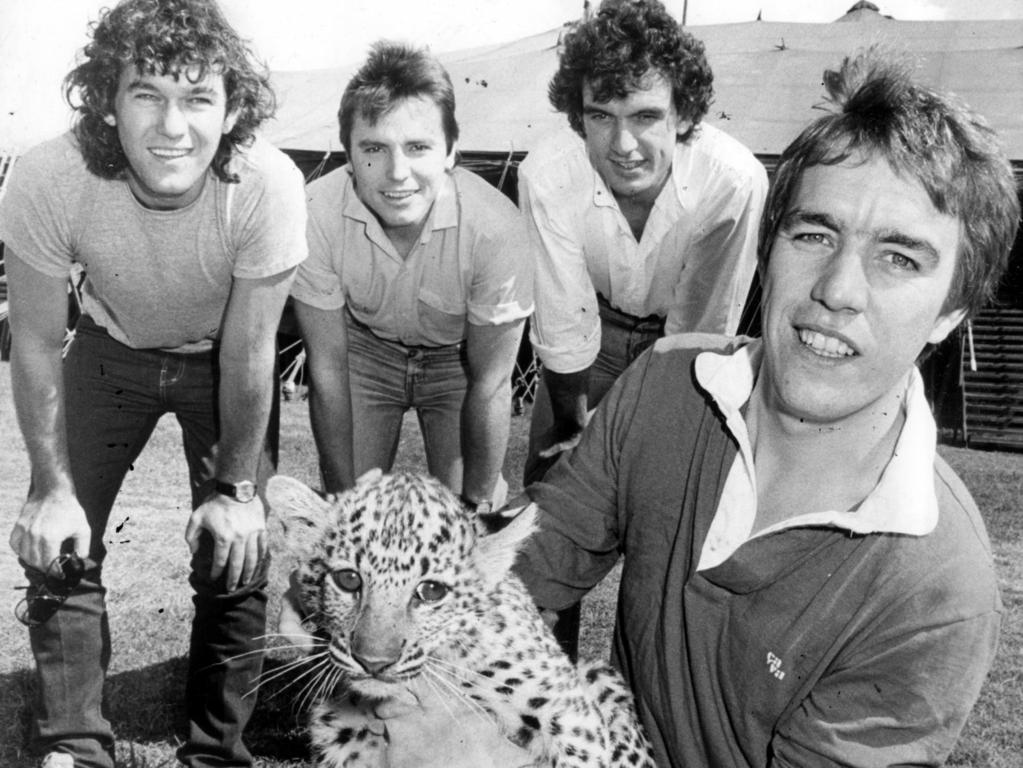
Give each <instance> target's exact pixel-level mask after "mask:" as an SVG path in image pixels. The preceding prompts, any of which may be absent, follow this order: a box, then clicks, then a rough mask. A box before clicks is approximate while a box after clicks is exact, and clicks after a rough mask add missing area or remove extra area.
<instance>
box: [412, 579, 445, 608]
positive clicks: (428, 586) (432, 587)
mask: <svg viewBox="0 0 1023 768" xmlns="http://www.w3.org/2000/svg"><path fill="white" fill-rule="evenodd" d="M447 593H448V588H447V585H445V584H441V583H440V582H439V581H421V582H419V585H418V586H417V587H416V597H418V598H419V599H420V600H422V601H423V602H424V603H436V602H437V601H438V600H442V599H443V598H444V596H445V595H446V594H447Z"/></svg>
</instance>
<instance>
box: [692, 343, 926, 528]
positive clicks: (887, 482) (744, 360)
mask: <svg viewBox="0 0 1023 768" xmlns="http://www.w3.org/2000/svg"><path fill="white" fill-rule="evenodd" d="M761 357H762V342H761V340H760V339H756V340H754V341H752V342H750V343H749V344H747V345H745V346H742V347H740V348H739V349H738V350H736V351H735V352H733V353H732V354H721V353H718V352H702V353H700V354H699V355H698V356H697V358H696V363H695V374H696V380H697V382H698V383H699V385H700V386H701V387H702V388H703V389H704V390H705V391H706V392H707V393H708V394H709V395H710V396H711V398H713V400H714V402H715V404H716V405H717V407H718V409H719V410H720V411H721V413H722V415H723V416H724V417H725V424H726V426H727V427H728V429H729V431H730V432H731V433H732V435H733V437H734V438H735V439H736V440H737V441H738V442H739V444H740V446H741V447H744V448H746V450H749V448H748V446H749V434H748V432H747V430H746V422H745V420H744V419H743V416H742V412H741V409H742V408H743V407H744V406H745V405H746V403H747V402H748V401H749V397H750V394H752V392H753V385H754V383H755V381H756V374H757V372H758V371H759V368H760V360H761ZM905 408H906V419H905V422H904V423H903V425H902V430H901V431H900V432H899V437H898V439H897V440H896V443H895V449H894V451H893V453H892V458H891V459H890V460H889V462H888V465H887V466H886V467H885V469H884V471H883V472H882V473H881V478H880V480H879V481H878V483H877V485H876V486H875V487H874V489H873V490H872V491H871V492H870V494H869V495H868V496H867V498H866V499H864V500H863V502H862V503H861V504H860V506H859V507H858V508H857V509H856V510H855V511H853V512H849V511H845V510H821V511H820V512H813V513H810V514H808V515H802V516H800V517H798V518H793V519H791V520H787V521H784V522H782V523H779V524H778V525H776V526H772V527H771V528H768V529H766V530H765V531H763V532H762V533H768V532H770V531H773V530H778V529H781V528H785V527H792V526H794V525H833V526H836V527H840V528H844V529H846V530H849V531H851V532H853V533H858V534H866V533H900V534H906V535H910V536H923V535H925V534H927V533H930V532H931V531H932V530H933V529H934V527H935V525H937V522H938V500H937V495H936V492H935V490H934V456H935V445H936V443H937V430H936V428H935V426H934V417H933V416H932V415H931V410H930V407H929V405H928V403H927V398H926V397H925V395H924V387H923V379H922V378H921V377H920V373H919V371H917V369H916V367H915V366H914V368H913V369H912V371H911V372H910V375H909V380H908V382H907V385H906V399H905Z"/></svg>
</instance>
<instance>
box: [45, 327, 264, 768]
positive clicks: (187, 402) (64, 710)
mask: <svg viewBox="0 0 1023 768" xmlns="http://www.w3.org/2000/svg"><path fill="white" fill-rule="evenodd" d="M216 361H217V357H216V354H215V353H213V352H211V353H203V354H188V355H182V354H173V353H168V352H161V351H159V350H135V349H131V348H129V347H126V346H124V345H123V344H121V343H119V342H117V341H115V340H114V339H112V338H111V337H110V336H109V335H108V334H107V333H106V331H105V330H103V329H102V328H100V327H98V326H97V325H96V324H95V323H94V322H93V321H92V320H91V319H90V318H88V317H83V318H82V319H81V320H80V321H79V324H78V330H77V335H76V338H75V340H74V342H73V343H72V345H71V348H70V350H69V352H68V355H67V357H66V358H65V360H64V386H65V401H66V418H67V432H68V451H69V454H70V462H71V474H72V477H73V479H74V483H75V489H76V493H77V497H78V501H79V503H80V504H81V505H82V508H83V509H84V510H85V513H86V516H87V518H88V521H89V527H90V529H91V532H92V550H91V551H90V552H89V559H90V560H91V561H92V563H91V564H90V566H91V567H90V568H89V570H88V571H87V572H86V574H85V577H84V578H83V579H82V582H81V584H80V585H79V587H78V588H77V589H75V591H74V592H72V594H71V595H70V597H68V599H67V601H66V602H65V603H64V604H63V605H62V606H61V608H60V610H58V611H57V613H56V614H55V615H54V616H53V617H52V618H51V619H50V620H49V621H47V622H45V623H44V624H41V625H39V626H36V627H33V628H31V629H30V630H29V636H30V640H31V645H32V653H33V655H34V656H35V661H36V670H37V679H38V687H39V697H38V700H37V710H36V719H35V734H34V735H35V739H34V741H35V743H36V744H35V745H36V746H37V747H38V748H39V749H40V750H41V751H47V752H48V751H54V750H57V751H62V752H69V753H71V754H72V755H74V756H75V765H76V766H78V767H79V768H112V766H113V764H114V762H113V751H114V736H113V733H112V731H111V727H110V723H109V722H108V721H107V719H106V718H105V717H104V715H103V711H102V690H103V681H104V678H105V676H106V670H107V665H108V663H109V661H110V628H109V625H108V622H107V613H106V607H105V601H104V597H105V593H106V590H105V588H104V587H103V582H102V564H103V559H104V557H105V555H106V548H105V547H104V545H103V538H104V535H103V534H104V531H105V529H106V526H107V520H108V518H109V515H110V510H111V507H112V506H113V504H114V499H115V498H116V496H117V493H118V491H119V490H120V487H121V483H122V482H123V480H124V476H125V474H126V473H127V472H128V470H129V469H130V467H131V464H132V462H134V461H135V459H136V458H137V457H138V455H139V453H140V452H141V451H142V448H143V447H144V446H145V444H146V442H147V441H148V440H149V437H150V436H151V435H152V432H153V429H154V428H155V427H156V423H157V421H158V420H159V418H160V417H161V416H162V415H163V414H165V413H173V414H174V415H175V416H176V417H177V420H178V423H179V424H180V425H181V429H182V435H183V438H184V448H185V458H186V460H187V462H188V473H189V479H190V482H191V496H192V507H193V508H195V507H197V506H198V505H199V504H200V503H201V502H202V500H203V499H204V498H205V497H206V496H207V495H208V494H209V493H210V492H211V491H212V484H213V477H212V472H213V460H212V451H213V446H214V445H215V443H216V439H217V424H218V421H217V396H216V395H217V383H218V382H217V379H218V375H217V365H216ZM272 384H273V383H272V382H267V386H272ZM277 415H278V414H277V412H276V410H275V414H274V416H275V417H276V416H277ZM275 417H274V418H272V419H271V429H270V430H269V432H270V434H272V435H273V441H272V442H274V443H275V442H276V433H277V421H276V418H275ZM270 443H271V441H268V445H267V450H266V451H265V452H264V454H265V455H264V456H263V459H262V461H261V467H260V473H259V474H260V477H259V479H260V480H263V479H265V478H267V477H269V475H270V473H271V472H272V468H273V465H274V462H275V461H276V455H275V453H276V448H275V446H274V445H271V444H270ZM183 522H184V521H183ZM211 558H212V541H211V539H209V538H208V537H203V540H202V541H201V542H200V548H199V551H198V552H197V553H196V555H195V556H194V557H193V558H192V574H191V577H190V583H191V585H192V588H193V590H194V597H193V601H194V603H195V618H194V620H193V623H192V635H191V644H190V651H189V666H188V679H187V684H186V687H187V702H186V709H187V714H188V720H189V733H188V741H187V743H186V744H185V745H184V746H182V747H181V749H180V750H179V758H180V759H181V760H182V761H183V762H184V763H185V764H186V765H189V766H194V767H198V766H214V765H216V766H248V765H251V757H250V755H249V753H248V751H247V749H246V748H245V745H244V744H243V743H242V740H241V735H242V729H243V728H244V727H245V724H246V723H247V722H248V719H249V716H250V715H251V713H252V709H253V706H254V704H255V701H254V698H255V697H252V696H250V697H247V698H242V696H243V694H244V693H245V692H247V691H248V690H250V689H251V688H252V685H253V681H254V680H255V678H257V677H258V675H259V674H260V672H261V670H262V654H260V653H251V652H252V651H254V650H259V649H261V648H262V644H263V641H262V640H261V639H257V638H261V637H262V635H263V634H264V632H265V625H266V589H265V588H266V570H267V565H268V563H266V562H264V563H263V564H262V565H261V567H260V569H259V572H258V573H257V575H256V576H255V577H254V578H253V580H252V582H250V583H248V584H246V585H244V586H242V587H241V588H239V589H237V590H235V591H233V592H227V591H226V590H225V588H224V583H223V578H221V579H219V580H218V582H217V583H215V582H212V581H211V580H210V579H209V569H210V561H211ZM26 575H27V576H28V577H29V578H30V580H31V579H32V578H33V577H35V576H37V574H35V573H34V572H31V571H27V572H26ZM244 654H248V655H244ZM239 656H240V657H239Z"/></svg>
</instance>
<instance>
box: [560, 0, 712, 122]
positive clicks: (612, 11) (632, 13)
mask: <svg viewBox="0 0 1023 768" xmlns="http://www.w3.org/2000/svg"><path fill="white" fill-rule="evenodd" d="M651 74H659V75H661V76H662V77H664V79H665V80H667V82H668V84H669V85H670V86H671V94H672V103H673V104H674V106H675V111H676V112H677V113H678V116H679V117H680V118H682V119H684V120H688V121H690V122H691V123H692V127H691V128H690V129H689V130H688V131H687V132H686V133H685V134H684V135H682V136H680V137H679V140H680V141H685V140H687V139H688V138H689V137H690V136H692V135H693V132H694V130H695V128H696V126H697V125H698V124H699V122H700V120H702V119H703V116H704V115H706V114H707V110H708V109H709V107H710V103H711V100H712V98H713V96H714V87H713V83H714V75H713V73H712V72H711V69H710V65H709V64H708V63H707V57H706V56H705V55H704V48H703V43H701V42H700V41H699V40H697V39H696V38H695V37H693V36H692V35H690V34H689V33H688V32H686V31H685V30H684V29H683V28H682V27H681V26H680V25H679V24H678V22H677V21H675V19H674V18H673V17H672V16H671V14H669V13H668V11H667V9H666V8H665V7H664V6H663V5H662V4H661V3H660V2H659V0H604V2H603V3H601V5H600V8H599V9H598V11H597V13H596V14H594V15H593V16H592V17H590V18H588V19H584V20H582V21H579V22H576V23H575V24H574V25H572V26H571V28H570V29H569V31H568V32H566V33H565V34H564V36H563V37H562V40H561V52H560V56H559V61H558V71H557V72H556V73H555V75H554V77H553V78H552V79H551V82H550V84H549V85H548V86H547V95H548V98H549V99H550V102H551V104H552V105H553V106H554V108H555V109H556V110H558V111H559V112H564V113H565V114H566V115H567V116H568V123H569V125H571V126H572V128H573V129H574V130H575V131H576V133H578V134H579V135H580V136H584V135H585V129H584V127H583V85H586V84H588V85H589V86H590V88H592V89H593V97H594V100H595V101H597V102H600V103H603V102H607V101H610V100H612V99H623V98H625V97H626V96H628V94H629V93H630V92H631V91H635V90H638V89H645V88H647V87H649V76H650V75H651Z"/></svg>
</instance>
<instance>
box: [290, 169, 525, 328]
mask: <svg viewBox="0 0 1023 768" xmlns="http://www.w3.org/2000/svg"><path fill="white" fill-rule="evenodd" d="M307 197H308V209H309V223H308V231H307V238H308V241H309V258H308V259H307V260H306V261H305V263H303V265H302V266H301V267H300V268H299V271H298V274H297V275H296V278H295V282H294V284H293V286H292V290H291V294H292V296H294V297H295V298H296V299H298V300H299V301H302V302H304V303H306V304H309V305H310V306H313V307H316V308H318V309H325V310H333V309H340V308H341V307H344V306H347V307H348V309H349V311H350V312H351V313H352V315H353V316H354V317H355V318H356V319H357V320H358V321H359V322H361V323H363V324H365V325H367V326H369V328H370V329H372V331H373V332H374V333H375V334H376V335H377V336H379V337H381V338H383V339H387V340H389V341H397V342H399V343H402V344H407V345H410V346H431V347H435V346H443V345H447V344H457V343H458V342H460V341H463V340H464V339H465V337H466V323H472V324H474V325H502V324H504V323H510V322H514V321H517V320H521V319H523V318H525V317H528V316H529V314H530V312H532V309H533V302H532V287H533V286H532V264H531V262H530V259H529V258H528V253H527V249H526V246H525V239H526V234H525V227H524V222H523V220H522V217H521V216H520V214H519V212H518V211H517V210H516V208H515V206H514V205H513V204H512V202H511V201H510V200H508V198H506V197H505V196H504V195H503V194H501V193H500V192H498V191H497V190H496V189H494V187H492V186H491V185H490V184H488V183H487V182H486V181H485V180H483V179H482V178H480V177H479V176H477V175H476V174H474V173H472V172H471V171H467V170H465V169H462V168H456V169H455V170H454V171H453V172H452V173H451V174H449V175H448V177H447V179H446V182H445V183H444V185H443V186H442V187H441V189H440V191H439V193H438V195H437V199H436V201H435V202H434V204H433V207H432V208H431V210H430V213H429V216H428V218H427V221H426V224H425V225H424V226H423V232H422V234H421V235H420V238H419V242H418V243H417V244H416V245H415V246H414V247H413V249H412V251H411V252H410V253H409V254H408V256H407V257H406V258H402V256H401V254H399V253H398V251H397V250H396V249H395V247H394V245H393V244H392V243H391V241H390V239H389V238H388V237H387V235H386V234H385V233H384V230H383V227H381V225H380V222H379V221H378V220H377V218H376V216H374V215H373V213H372V212H371V211H370V210H369V209H368V208H367V207H366V206H365V204H364V203H363V202H362V200H360V199H359V196H358V195H357V194H356V192H355V186H354V181H353V179H352V176H351V174H350V173H349V170H348V168H347V167H345V168H340V169H338V170H336V171H333V172H332V173H329V174H327V175H326V176H324V177H323V178H321V179H317V180H316V181H314V182H312V183H311V184H309V186H308V187H307Z"/></svg>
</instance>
